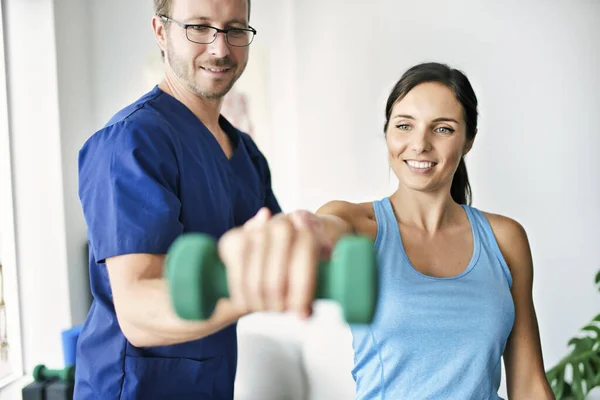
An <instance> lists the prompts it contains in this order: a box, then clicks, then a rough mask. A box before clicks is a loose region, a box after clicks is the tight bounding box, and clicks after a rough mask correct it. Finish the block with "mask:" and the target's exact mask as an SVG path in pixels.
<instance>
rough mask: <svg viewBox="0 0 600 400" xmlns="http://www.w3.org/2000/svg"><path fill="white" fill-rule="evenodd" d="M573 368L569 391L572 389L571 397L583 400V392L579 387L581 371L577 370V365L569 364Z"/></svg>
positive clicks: (581, 387) (580, 386)
mask: <svg viewBox="0 0 600 400" xmlns="http://www.w3.org/2000/svg"><path fill="white" fill-rule="evenodd" d="M571 366H572V367H573V379H572V382H571V389H573V395H574V396H575V398H576V399H577V400H584V399H585V393H584V392H583V386H582V385H581V371H580V370H579V364H571Z"/></svg>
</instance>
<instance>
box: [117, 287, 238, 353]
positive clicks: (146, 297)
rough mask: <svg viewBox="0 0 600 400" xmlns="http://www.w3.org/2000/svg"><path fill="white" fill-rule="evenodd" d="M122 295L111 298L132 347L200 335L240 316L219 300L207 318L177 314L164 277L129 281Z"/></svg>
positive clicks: (192, 337)
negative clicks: (187, 318) (197, 318)
mask: <svg viewBox="0 0 600 400" xmlns="http://www.w3.org/2000/svg"><path fill="white" fill-rule="evenodd" d="M125 293H126V294H124V296H126V298H124V299H115V304H119V306H120V307H117V318H118V320H119V324H120V326H121V329H122V331H123V333H124V334H125V336H126V337H127V339H128V340H129V341H130V342H131V344H133V345H134V346H136V347H151V346H166V345H171V344H176V343H183V342H188V341H192V340H197V339H201V338H203V337H205V336H209V335H211V334H213V333H215V332H217V331H219V330H220V329H223V328H225V327H226V326H228V325H230V324H231V323H233V322H235V321H236V320H238V319H239V318H241V317H242V316H243V314H242V313H240V312H238V311H236V310H235V308H234V307H233V305H232V304H231V302H229V301H228V300H221V301H220V302H219V303H218V304H217V306H216V307H215V310H214V312H213V315H212V316H211V317H210V319H208V320H206V321H186V320H183V319H181V318H179V317H178V316H177V315H176V314H175V311H174V310H173V307H172V306H171V299H170V298H169V295H168V288H167V283H166V281H165V280H164V279H141V280H139V281H136V282H132V283H131V284H130V286H129V288H128V290H127V291H126V292H125Z"/></svg>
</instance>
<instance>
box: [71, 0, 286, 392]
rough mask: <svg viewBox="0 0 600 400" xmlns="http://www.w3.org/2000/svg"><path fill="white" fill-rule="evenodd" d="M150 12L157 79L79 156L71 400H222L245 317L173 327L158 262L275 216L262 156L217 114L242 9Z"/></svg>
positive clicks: (237, 49)
mask: <svg viewBox="0 0 600 400" xmlns="http://www.w3.org/2000/svg"><path fill="white" fill-rule="evenodd" d="M154 7H155V16H154V17H153V19H152V28H153V30H154V34H155V36H156V40H157V43H158V45H159V47H160V49H161V52H162V54H163V57H164V80H163V81H162V82H160V83H159V84H158V85H157V86H156V87H155V88H154V89H153V90H151V91H150V92H149V93H147V94H145V95H144V96H143V97H141V98H140V99H139V100H137V101H136V102H134V103H133V104H131V105H129V106H127V107H125V108H124V109H123V110H121V111H119V112H118V113H117V114H116V115H115V116H114V117H113V118H112V119H111V120H110V121H109V122H108V123H107V125H106V126H105V127H104V128H103V129H101V130H100V131H98V132H96V133H95V134H94V135H93V136H92V137H91V138H90V139H89V140H88V141H87V142H86V144H85V145H84V146H83V148H82V149H81V152H80V155H79V174H80V176H79V177H80V182H79V185H80V186H79V194H80V198H81V203H82V206H83V210H84V215H85V218H86V222H87V224H88V239H89V244H90V281H91V288H92V292H93V294H94V302H93V304H92V307H91V310H90V313H89V315H88V318H87V321H86V323H85V326H84V328H83V331H82V334H81V336H80V338H79V342H78V352H77V373H76V383H75V398H76V399H92V398H93V399H103V400H104V399H144V400H147V399H178V400H184V399H192V398H193V399H231V398H233V386H234V379H235V373H236V363H237V342H236V339H237V338H236V321H237V320H238V319H239V318H240V317H241V316H243V315H245V311H244V310H241V309H239V308H236V307H235V306H234V305H233V304H232V303H231V302H229V301H226V300H222V301H221V302H220V303H219V304H218V305H217V307H216V309H215V312H214V314H213V315H212V317H211V318H210V319H209V320H207V321H203V322H200V321H184V320H181V319H180V318H178V317H177V316H176V315H175V313H174V312H173V310H172V308H171V302H170V298H169V293H168V291H167V285H166V283H165V281H164V279H163V278H162V276H163V270H164V260H165V253H166V252H167V250H168V248H169V246H170V245H171V243H172V242H173V240H174V239H175V238H176V237H177V236H178V235H180V234H181V233H184V232H204V233H209V234H211V235H213V236H214V237H215V238H218V237H220V236H221V235H222V234H223V233H224V232H226V231H227V230H228V229H231V228H233V227H235V226H239V225H242V224H244V223H245V222H246V221H247V220H248V219H250V218H251V217H253V216H254V215H255V214H256V213H257V211H258V210H259V209H261V208H263V207H266V208H268V209H269V210H270V211H271V213H278V212H280V211H281V210H280V207H279V205H278V203H277V200H276V198H275V196H274V194H273V192H272V190H271V182H270V172H269V167H268V164H267V162H266V160H265V158H264V156H263V155H262V154H261V152H260V151H259V150H258V148H257V147H256V145H255V144H254V143H253V141H252V140H251V139H250V137H249V136H248V135H247V134H245V133H242V132H240V131H238V130H237V129H236V128H234V127H233V126H232V125H231V124H230V123H229V122H228V121H226V120H225V119H224V118H223V117H222V116H220V108H221V105H222V101H223V96H225V94H226V93H227V92H228V91H229V90H230V89H231V87H232V86H233V84H234V83H235V82H236V80H237V79H238V78H239V77H240V75H241V74H242V72H243V71H244V68H245V67H246V64H247V61H248V52H249V45H250V43H251V42H252V39H253V37H254V34H255V33H256V32H255V31H254V29H253V28H251V27H250V26H249V25H248V22H249V14H250V0H154ZM263 214H265V215H268V214H269V213H263Z"/></svg>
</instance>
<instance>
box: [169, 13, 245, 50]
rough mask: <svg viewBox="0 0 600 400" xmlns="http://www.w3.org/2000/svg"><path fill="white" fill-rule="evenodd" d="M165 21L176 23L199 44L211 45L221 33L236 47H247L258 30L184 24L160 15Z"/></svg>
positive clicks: (191, 39) (192, 40)
mask: <svg viewBox="0 0 600 400" xmlns="http://www.w3.org/2000/svg"><path fill="white" fill-rule="evenodd" d="M160 18H162V20H163V21H166V22H174V23H175V24H177V25H179V26H180V27H182V28H183V29H185V36H186V37H187V39H188V40H189V41H190V42H193V43H198V44H209V43H212V42H214V41H215V39H216V38H217V35H218V34H219V33H220V32H223V33H224V34H225V38H226V39H227V43H229V45H230V46H234V47H246V46H248V45H249V44H250V43H252V40H253V39H254V35H256V33H257V32H256V30H255V29H254V28H252V27H248V28H247V29H246V28H229V29H219V28H215V27H214V26H210V25H198V24H184V23H182V22H179V21H175V20H174V19H171V18H169V17H167V16H165V15H160Z"/></svg>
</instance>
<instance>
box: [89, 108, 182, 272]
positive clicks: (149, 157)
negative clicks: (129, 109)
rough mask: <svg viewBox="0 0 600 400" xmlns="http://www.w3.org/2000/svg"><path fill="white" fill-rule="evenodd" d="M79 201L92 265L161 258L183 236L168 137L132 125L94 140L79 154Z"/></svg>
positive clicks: (125, 124)
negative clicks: (132, 257) (126, 257)
mask: <svg viewBox="0 0 600 400" xmlns="http://www.w3.org/2000/svg"><path fill="white" fill-rule="evenodd" d="M79 172H80V178H79V181H80V188H79V190H80V199H81V204H82V207H83V211H84V216H85V219H86V223H87V225H88V240H89V242H90V248H91V250H92V251H93V253H94V258H95V260H96V261H97V262H99V263H101V262H104V261H105V259H106V258H108V257H113V256H117V255H122V254H132V253H151V254H166V252H167V250H168V248H169V246H170V245H171V243H172V242H173V241H174V240H175V238H176V237H177V236H178V235H180V234H181V233H182V232H183V226H182V224H181V222H180V221H179V214H180V209H181V202H180V200H179V198H178V196H177V193H178V189H177V188H178V179H179V173H178V167H177V159H176V155H175V150H174V147H173V143H172V141H171V140H170V139H169V137H168V135H166V134H165V133H163V132H161V131H160V129H157V128H155V129H148V128H143V127H141V126H140V125H139V123H138V124H136V123H135V121H132V122H128V121H127V120H126V121H123V122H119V123H117V124H115V125H113V126H111V127H109V128H106V129H105V130H104V131H101V132H99V133H98V134H96V135H95V136H94V137H93V138H92V139H90V140H89V141H88V142H87V143H86V145H84V147H83V148H82V150H81V151H80V154H79Z"/></svg>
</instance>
